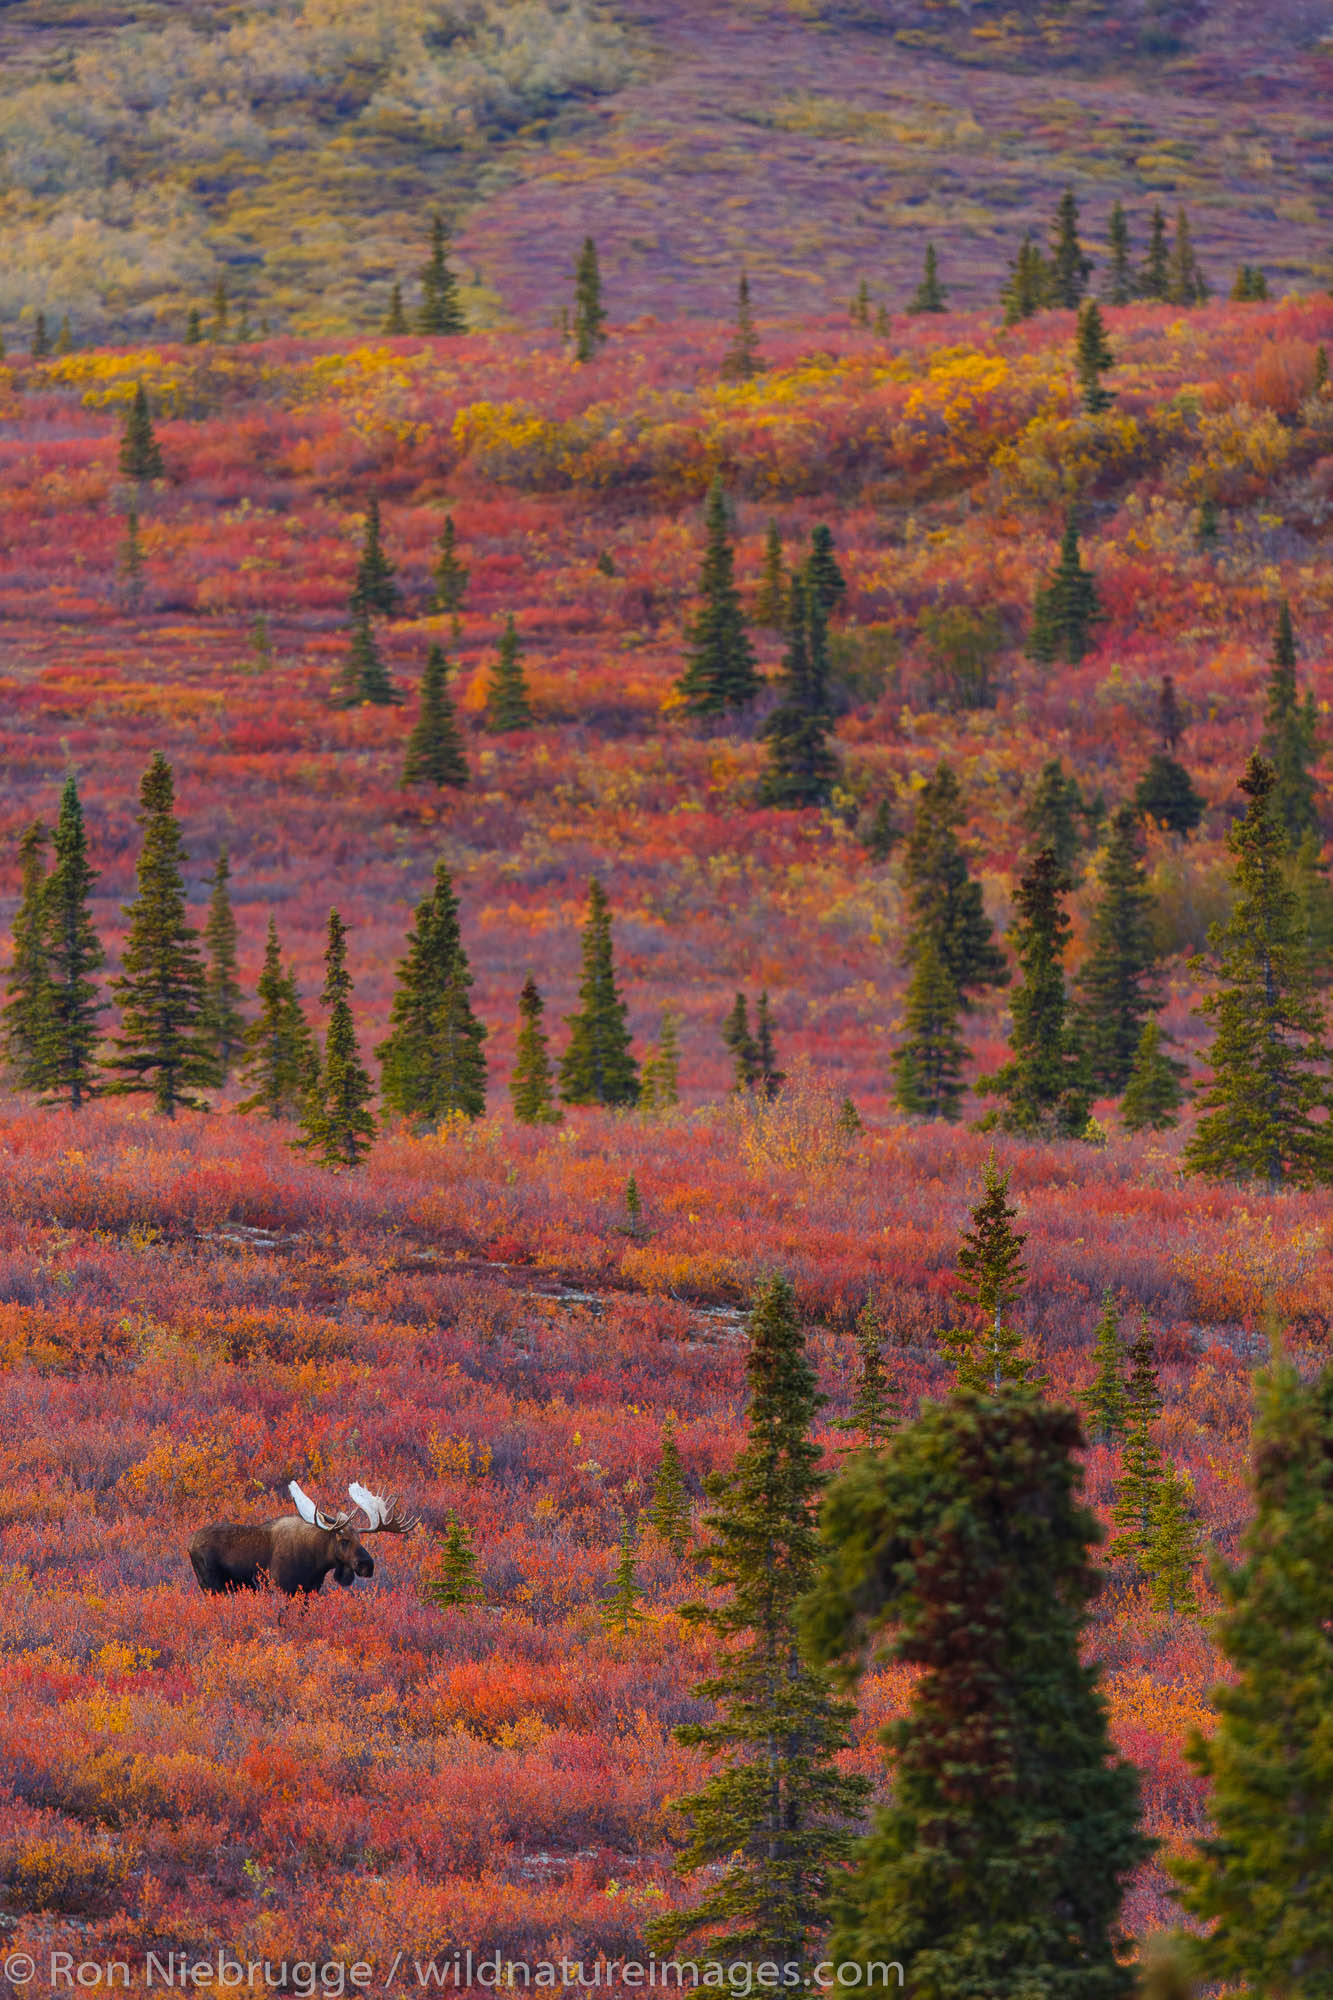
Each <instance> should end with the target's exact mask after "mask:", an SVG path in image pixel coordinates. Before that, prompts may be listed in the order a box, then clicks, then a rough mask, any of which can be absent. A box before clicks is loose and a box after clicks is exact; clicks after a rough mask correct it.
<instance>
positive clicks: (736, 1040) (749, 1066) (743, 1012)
mask: <svg viewBox="0 0 1333 2000" xmlns="http://www.w3.org/2000/svg"><path fill="white" fill-rule="evenodd" d="M722 1040H723V1041H724V1042H725V1044H726V1046H727V1052H728V1054H729V1055H730V1057H731V1064H732V1081H731V1087H732V1089H733V1090H734V1091H738V1092H743V1091H747V1090H753V1089H754V1087H755V1085H756V1083H757V1082H758V1081H759V1051H758V1049H757V1048H756V1047H755V1040H754V1036H753V1035H752V1034H751V1032H750V1006H749V1002H748V1001H747V999H746V997H745V995H744V994H743V993H738V994H737V995H736V999H735V1002H734V1004H733V1006H732V1009H731V1012H730V1013H729V1014H728V1015H727V1018H726V1020H725V1021H724V1022H723V1023H722Z"/></svg>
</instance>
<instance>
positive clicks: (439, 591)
mask: <svg viewBox="0 0 1333 2000" xmlns="http://www.w3.org/2000/svg"><path fill="white" fill-rule="evenodd" d="M438 548H439V553H438V555H437V556H436V559H435V595H434V597H433V599H432V600H431V608H432V610H435V611H449V612H452V613H454V614H455V615H456V614H457V613H458V612H460V611H461V610H462V609H463V604H464V600H465V599H466V597H467V583H468V576H469V574H470V572H469V570H468V568H467V566H466V564H465V563H463V562H462V561H461V560H460V558H459V554H458V535H457V531H456V529H455V528H454V517H453V515H452V514H446V515H445V517H444V526H443V527H442V528H441V530H440V539H439V543H438Z"/></svg>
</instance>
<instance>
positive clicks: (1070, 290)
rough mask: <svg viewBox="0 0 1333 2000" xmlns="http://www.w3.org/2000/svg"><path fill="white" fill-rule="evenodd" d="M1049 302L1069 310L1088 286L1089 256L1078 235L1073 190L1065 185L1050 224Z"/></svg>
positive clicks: (1072, 308)
mask: <svg viewBox="0 0 1333 2000" xmlns="http://www.w3.org/2000/svg"><path fill="white" fill-rule="evenodd" d="M1049 269H1050V282H1049V292H1048V297H1049V302H1050V304H1051V305H1053V306H1063V307H1064V309H1065V310H1066V311H1067V312H1073V311H1075V310H1076V308H1077V307H1078V305H1079V302H1080V300H1081V299H1082V297H1083V294H1084V292H1085V291H1086V290H1087V287H1088V276H1089V273H1090V272H1091V270H1092V259H1091V257H1089V256H1087V255H1085V253H1084V249H1083V245H1082V244H1081V243H1080V242H1079V238H1078V203H1077V202H1076V201H1075V199H1074V190H1073V189H1072V188H1066V189H1065V191H1064V193H1063V194H1062V195H1061V196H1060V199H1059V202H1058V203H1057V204H1056V210H1055V217H1054V220H1053V222H1052V224H1051V256H1050V266H1049Z"/></svg>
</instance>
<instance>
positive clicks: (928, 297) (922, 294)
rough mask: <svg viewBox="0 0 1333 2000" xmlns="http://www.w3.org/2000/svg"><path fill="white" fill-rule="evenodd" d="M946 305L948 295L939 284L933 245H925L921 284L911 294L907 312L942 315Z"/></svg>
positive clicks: (938, 270)
mask: <svg viewBox="0 0 1333 2000" xmlns="http://www.w3.org/2000/svg"><path fill="white" fill-rule="evenodd" d="M947 305H948V294H947V293H946V291H945V289H944V287H943V285H941V283H940V267H939V259H938V258H937V257H936V255H935V245H934V244H933V243H927V245H926V261H925V267H924V269H923V271H922V273H921V283H920V284H919V285H918V286H917V288H916V290H915V291H914V292H913V294H912V297H911V299H910V300H909V302H908V306H907V310H908V312H909V313H942V312H944V311H945V310H946V308H947Z"/></svg>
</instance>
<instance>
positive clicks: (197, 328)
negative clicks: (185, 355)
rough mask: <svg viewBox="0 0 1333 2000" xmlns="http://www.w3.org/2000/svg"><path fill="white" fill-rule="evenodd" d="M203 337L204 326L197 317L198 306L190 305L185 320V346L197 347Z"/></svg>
mask: <svg viewBox="0 0 1333 2000" xmlns="http://www.w3.org/2000/svg"><path fill="white" fill-rule="evenodd" d="M203 337H204V328H203V322H202V321H201V320H200V318H199V308H198V306H191V307H190V312H189V317H188V318H187V320H186V322H185V345H186V346H187V347H198V345H199V343H200V341H201V340H202V339H203Z"/></svg>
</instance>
